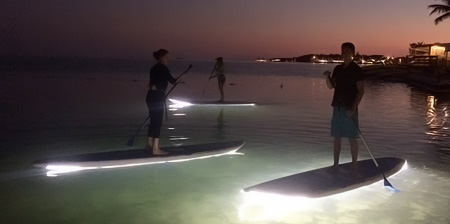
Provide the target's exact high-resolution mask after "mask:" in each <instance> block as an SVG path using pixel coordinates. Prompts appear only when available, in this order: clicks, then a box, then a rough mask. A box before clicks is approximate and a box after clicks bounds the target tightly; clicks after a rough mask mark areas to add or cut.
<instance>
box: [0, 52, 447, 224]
mask: <svg viewBox="0 0 450 224" xmlns="http://www.w3.org/2000/svg"><path fill="white" fill-rule="evenodd" d="M152 63H153V62H151V61H149V66H148V67H149V68H150V66H151V65H152ZM189 64H192V65H193V68H192V69H191V70H190V71H189V73H188V74H187V75H186V76H185V77H184V79H183V81H184V82H183V83H182V84H179V85H178V86H177V87H176V88H175V89H174V91H173V92H172V93H171V95H170V98H174V99H184V100H199V99H201V98H202V99H203V100H218V99H219V98H220V95H219V91H218V88H217V80H216V79H212V80H210V81H208V76H209V74H210V73H211V70H212V68H213V65H214V61H185V60H179V61H171V64H170V65H169V68H170V69H171V71H172V73H173V74H174V76H177V75H178V74H180V73H181V72H182V71H184V70H185V69H186V68H187V67H188V65H189ZM225 66H226V78H227V80H226V86H225V100H230V101H236V100H239V101H253V102H257V106H254V107H184V108H180V109H178V110H177V111H169V115H168V120H164V125H163V133H162V138H161V143H160V144H161V146H173V145H180V144H181V145H182V144H200V143H212V142H221V141H231V140H245V142H246V143H245V145H244V147H243V148H241V149H240V150H239V152H241V153H242V155H231V156H221V157H214V158H208V159H203V160H194V161H187V162H182V163H170V164H154V165H146V166H137V167H128V168H117V169H104V170H92V171H80V172H74V173H67V174H62V175H60V176H57V177H48V176H47V175H46V172H45V170H42V169H40V168H36V167H33V161H35V160H37V159H42V158H47V157H55V156H63V155H72V154H80V153H94V152H103V151H112V150H124V149H128V148H129V147H127V146H126V143H127V141H128V140H129V139H130V137H131V136H132V135H133V134H134V132H135V131H136V130H137V129H138V128H139V126H140V125H141V124H142V122H143V121H144V120H145V119H146V117H147V107H146V104H145V95H146V92H147V83H148V69H147V70H146V69H141V68H139V69H135V70H133V69H132V68H130V69H129V70H126V71H123V70H121V71H117V72H115V71H102V70H74V71H44V70H42V71H34V72H30V71H9V72H2V73H1V75H0V79H1V82H0V93H1V98H0V103H1V104H2V107H1V110H0V122H1V123H0V125H1V130H0V134H1V135H0V161H1V163H0V211H1V213H0V223H159V224H165V223H176V224H181V223H183V224H184V223H186V224H191V223H192V224H202V223H205V224H211V223H214V224H221V223H233V224H235V223H258V224H261V223H296V224H299V223H366V224H368V223H450V213H449V212H448V208H449V207H450V169H449V168H450V118H449V116H450V95H448V94H447V95H445V94H444V95H442V94H434V93H430V92H424V91H421V90H419V89H415V88H412V87H410V86H408V85H406V84H402V83H388V82H379V81H371V80H366V81H365V94H364V97H363V100H362V102H361V104H360V109H359V110H360V114H359V116H360V128H361V131H362V133H363V135H364V138H365V139H366V141H367V143H368V146H369V148H370V150H371V151H372V152H373V154H374V155H375V157H386V156H394V157H401V158H404V159H406V160H407V161H408V169H407V170H404V171H402V172H401V173H399V174H398V175H396V176H393V177H390V178H388V179H389V181H390V182H391V183H392V185H394V186H395V187H396V188H397V189H398V190H400V192H399V193H393V192H392V191H389V190H387V189H385V188H383V184H382V182H378V183H375V184H373V185H370V186H367V187H363V188H361V189H357V190H354V191H349V192H345V193H341V194H338V195H334V196H330V197H325V198H320V199H315V200H303V199H298V198H255V197H251V196H249V195H248V194H246V193H243V192H242V191H241V189H243V188H245V187H249V186H252V185H255V184H258V183H261V182H264V181H268V180H271V179H275V178H279V177H283V176H287V175H291V174H295V173H300V172H304V171H308V170H312V169H317V168H321V167H326V166H330V165H331V164H332V137H330V134H329V126H330V119H331V112H332V108H331V106H330V104H331V98H332V95H333V90H330V89H328V88H327V87H326V83H325V80H324V79H323V76H322V73H323V72H324V71H325V70H332V69H333V67H334V66H335V64H304V63H256V62H227V61H225ZM203 92H204V94H203ZM145 143H146V130H145V129H144V130H142V131H141V132H140V133H139V135H138V136H137V138H136V140H135V146H134V147H135V148H142V147H144V145H145ZM359 143H360V144H359V148H360V154H359V159H361V160H362V159H369V158H370V155H369V154H368V152H367V150H366V148H365V147H364V145H363V144H362V142H359ZM349 161H350V153H349V144H348V142H347V141H346V140H345V139H344V140H343V150H342V152H341V163H344V162H349Z"/></svg>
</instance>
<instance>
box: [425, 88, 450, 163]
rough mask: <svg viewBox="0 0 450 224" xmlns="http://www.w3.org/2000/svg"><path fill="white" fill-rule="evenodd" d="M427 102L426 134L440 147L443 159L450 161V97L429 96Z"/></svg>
mask: <svg viewBox="0 0 450 224" xmlns="http://www.w3.org/2000/svg"><path fill="white" fill-rule="evenodd" d="M426 101H427V112H426V124H427V126H428V131H427V132H426V134H427V135H428V137H429V141H430V143H433V144H436V145H437V146H438V151H439V154H440V156H441V159H443V160H444V161H450V121H449V116H450V96H449V95H448V94H447V95H444V94H441V95H439V94H429V95H427V97H426Z"/></svg>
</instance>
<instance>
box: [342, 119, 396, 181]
mask: <svg viewBox="0 0 450 224" xmlns="http://www.w3.org/2000/svg"><path fill="white" fill-rule="evenodd" d="M350 119H351V120H352V124H353V125H354V126H355V128H356V130H358V133H359V137H360V138H361V140H362V142H363V143H364V146H366V149H367V151H368V152H369V154H370V157H372V160H373V162H374V163H375V166H376V167H377V169H378V171H380V173H381V175H382V176H383V179H384V185H385V186H389V187H392V188H394V187H393V186H392V184H391V183H390V182H389V181H388V180H387V179H386V176H385V174H384V171H383V169H382V168H381V167H380V165H378V162H377V160H376V159H375V157H374V156H373V154H372V151H371V150H370V148H369V146H368V145H367V142H366V140H365V139H364V136H363V134H362V132H361V130H360V129H359V127H358V126H356V124H355V122H354V121H353V119H352V118H350Z"/></svg>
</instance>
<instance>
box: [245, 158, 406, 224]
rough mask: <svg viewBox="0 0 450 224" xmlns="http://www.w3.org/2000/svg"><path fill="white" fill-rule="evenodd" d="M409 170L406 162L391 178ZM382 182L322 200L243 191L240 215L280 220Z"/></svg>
mask: <svg viewBox="0 0 450 224" xmlns="http://www.w3.org/2000/svg"><path fill="white" fill-rule="evenodd" d="M407 168H408V164H407V162H406V160H405V164H403V166H402V168H401V169H400V170H399V171H397V172H396V173H395V174H393V175H391V176H390V177H393V176H395V175H397V174H399V173H400V172H401V171H403V170H406V169H407ZM381 181H384V179H381V180H380V181H377V182H375V183H372V184H369V185H366V186H362V187H359V188H357V189H353V190H350V191H346V192H341V193H339V194H334V195H330V196H326V197H320V198H308V197H302V196H286V195H281V194H274V193H266V192H259V191H254V190H252V191H248V192H245V191H244V190H241V193H242V194H243V195H244V202H243V204H242V205H241V206H240V207H239V208H238V214H239V218H240V219H241V220H242V221H264V220H280V219H282V218H283V217H284V216H288V215H290V214H294V213H296V212H300V211H305V210H314V208H318V207H321V206H323V203H326V202H327V201H328V200H330V199H340V198H343V197H344V198H346V197H347V195H346V194H345V193H349V192H352V191H354V190H361V189H367V188H369V187H370V186H373V185H374V184H378V183H380V182H381ZM252 208H256V209H253V210H254V211H253V210H252Z"/></svg>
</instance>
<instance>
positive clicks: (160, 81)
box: [150, 63, 176, 92]
mask: <svg viewBox="0 0 450 224" xmlns="http://www.w3.org/2000/svg"><path fill="white" fill-rule="evenodd" d="M169 82H170V83H172V84H174V83H175V82H176V79H174V78H173V76H172V74H170V71H169V69H168V68H167V67H166V66H165V65H163V64H161V63H157V64H156V65H154V66H153V67H152V68H151V69H150V88H152V86H155V87H156V90H159V91H163V92H165V91H166V89H167V85H168V84H169Z"/></svg>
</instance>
